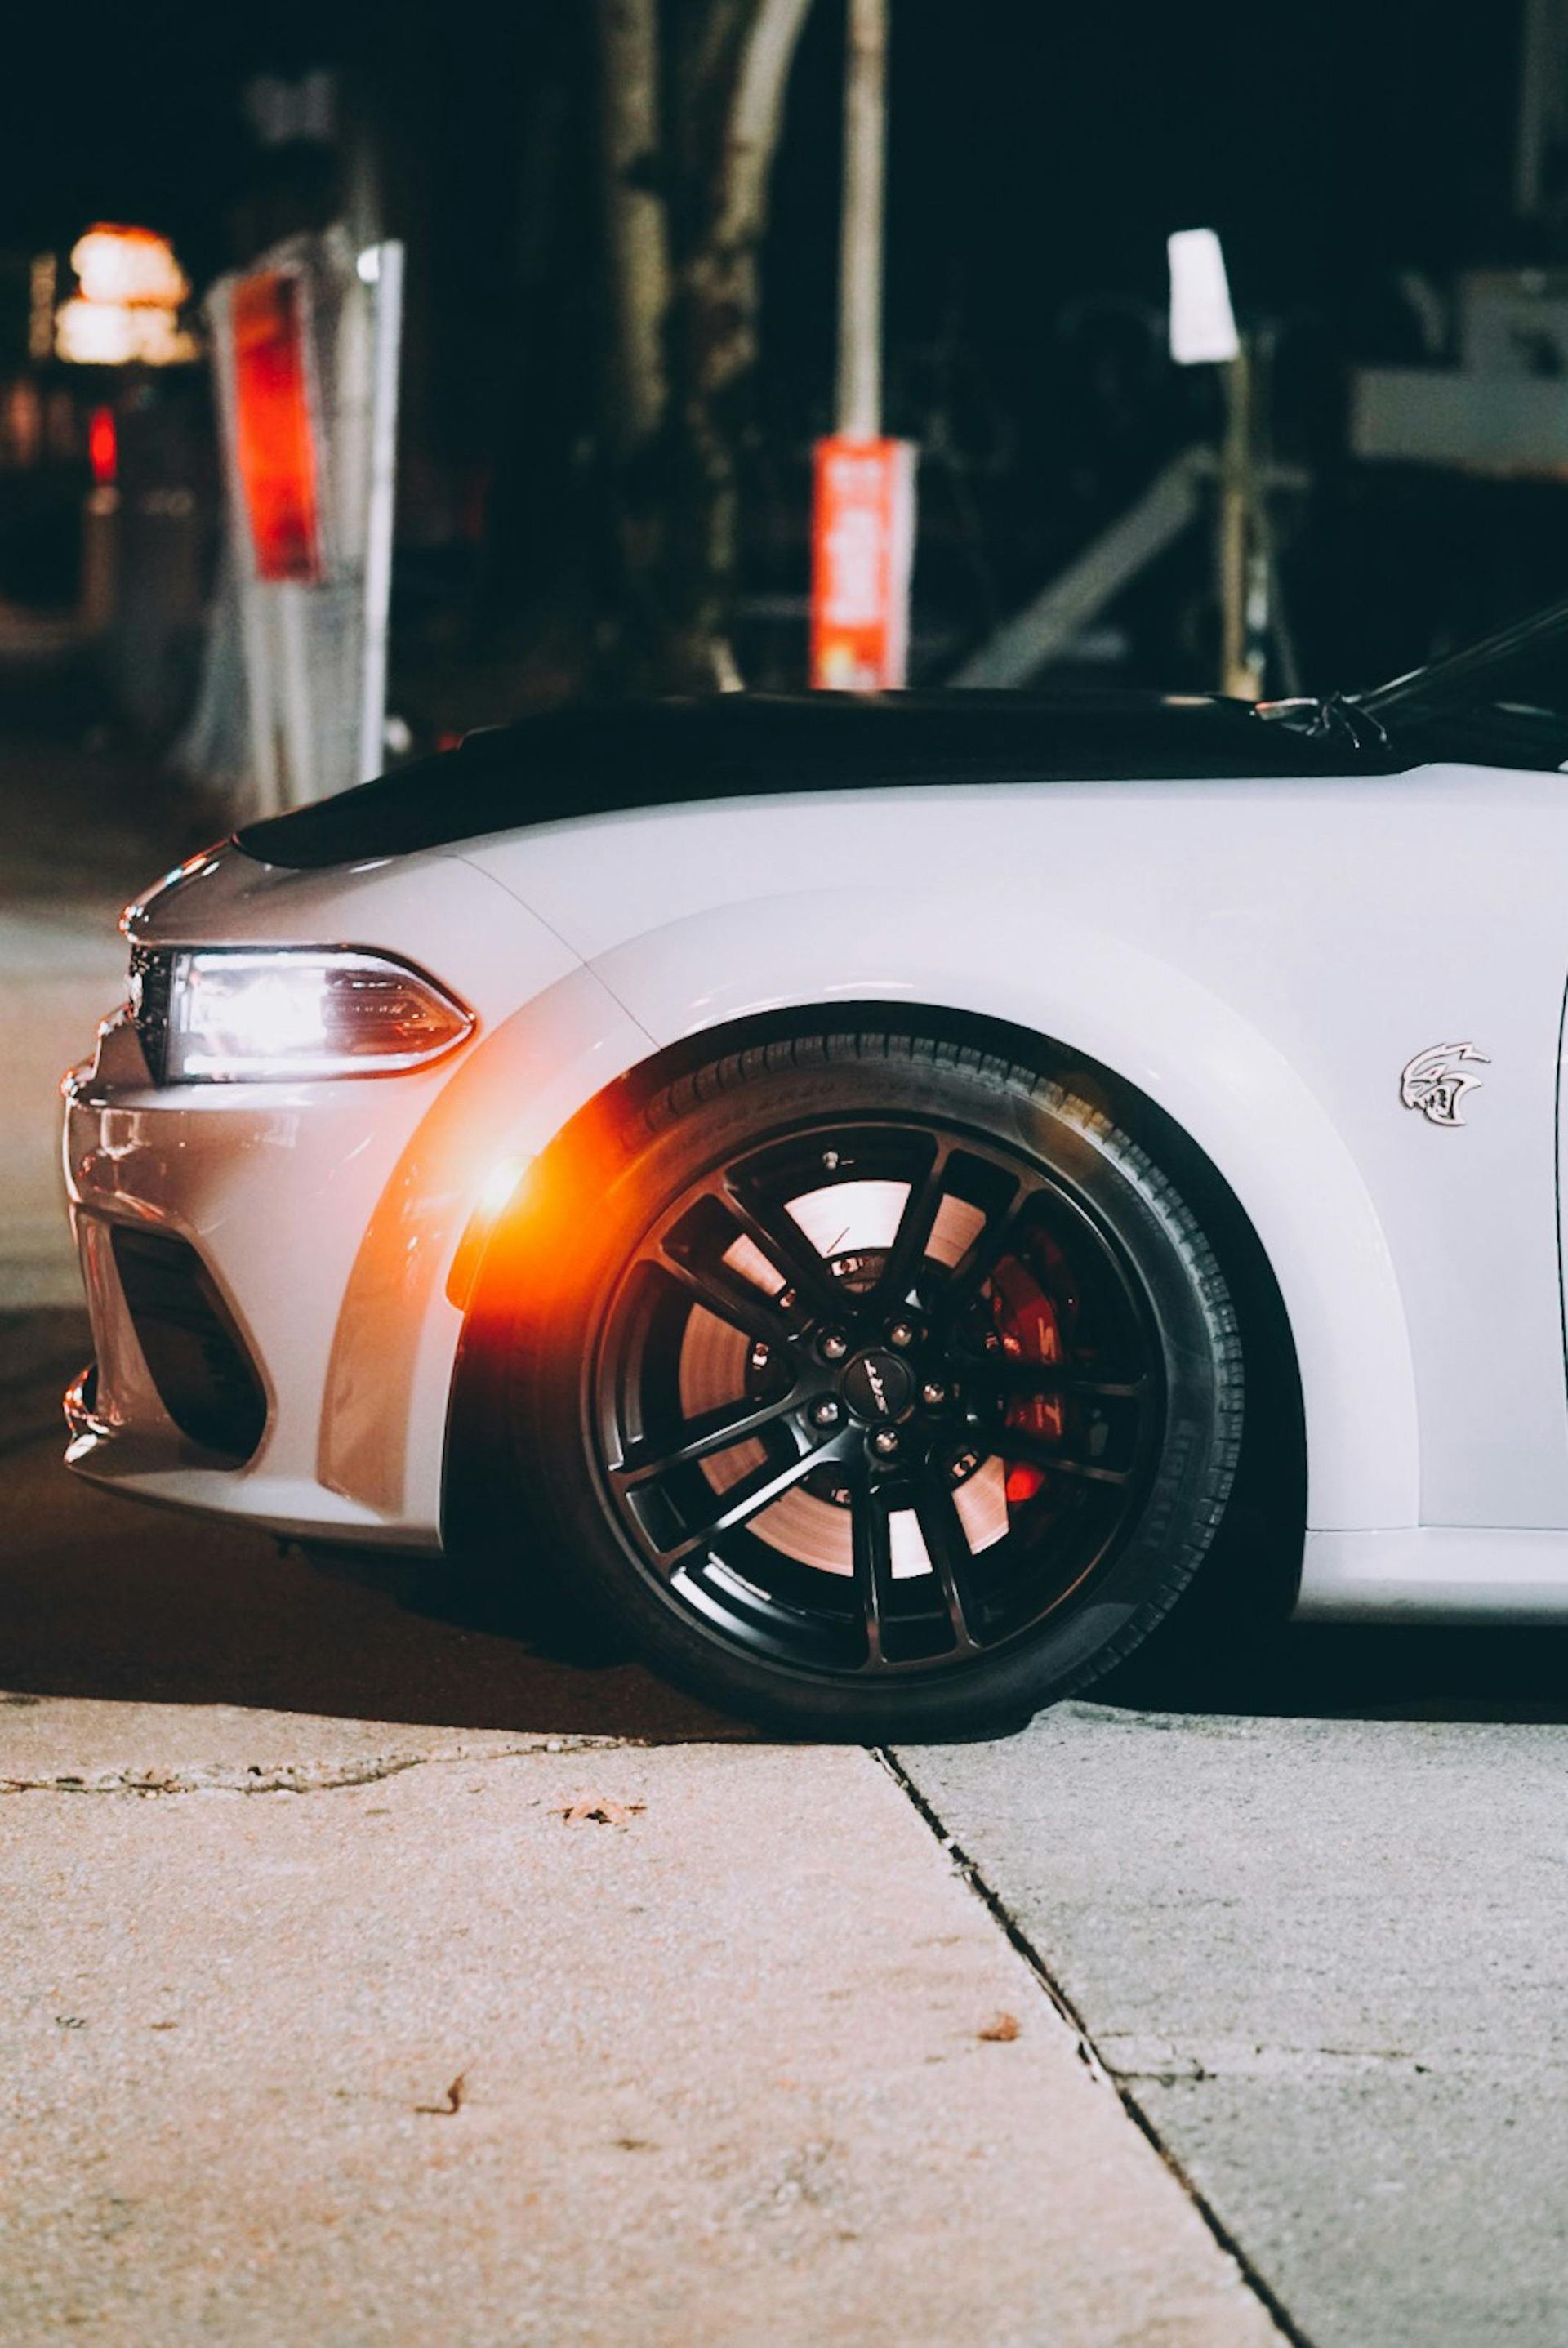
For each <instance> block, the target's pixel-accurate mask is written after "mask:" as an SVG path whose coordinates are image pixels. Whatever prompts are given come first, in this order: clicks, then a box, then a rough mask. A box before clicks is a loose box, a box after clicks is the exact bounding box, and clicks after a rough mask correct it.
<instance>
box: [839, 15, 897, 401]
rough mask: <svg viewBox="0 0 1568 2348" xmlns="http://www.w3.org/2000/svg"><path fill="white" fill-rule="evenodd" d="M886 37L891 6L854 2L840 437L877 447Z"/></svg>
mask: <svg viewBox="0 0 1568 2348" xmlns="http://www.w3.org/2000/svg"><path fill="white" fill-rule="evenodd" d="M887 31H888V0H849V21H848V25H847V27H846V35H845V55H844V210H843V220H842V222H841V229H840V246H839V384H838V432H839V437H840V438H841V439H844V440H875V439H876V438H879V436H880V434H881V431H882V210H883V183H884V179H885V170H886V155H887Z"/></svg>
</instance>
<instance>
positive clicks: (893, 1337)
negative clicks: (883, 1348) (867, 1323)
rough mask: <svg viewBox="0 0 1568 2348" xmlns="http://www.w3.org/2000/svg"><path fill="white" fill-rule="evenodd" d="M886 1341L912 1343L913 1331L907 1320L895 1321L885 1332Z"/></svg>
mask: <svg viewBox="0 0 1568 2348" xmlns="http://www.w3.org/2000/svg"><path fill="white" fill-rule="evenodd" d="M887 1341H888V1344H890V1345H898V1346H901V1347H902V1346H904V1345H913V1343H914V1331H913V1328H912V1326H911V1325H910V1323H908V1322H907V1321H895V1322H894V1323H893V1324H892V1328H891V1329H890V1330H889V1331H888V1333H887Z"/></svg>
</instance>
